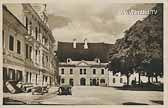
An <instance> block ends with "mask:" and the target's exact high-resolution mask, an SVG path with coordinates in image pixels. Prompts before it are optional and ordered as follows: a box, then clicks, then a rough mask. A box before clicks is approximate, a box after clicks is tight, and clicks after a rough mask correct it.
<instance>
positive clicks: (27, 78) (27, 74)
mask: <svg viewBox="0 0 168 108" xmlns="http://www.w3.org/2000/svg"><path fill="white" fill-rule="evenodd" d="M28 80H29V72H26V83H28Z"/></svg>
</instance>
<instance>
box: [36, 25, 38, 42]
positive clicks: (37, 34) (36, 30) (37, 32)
mask: <svg viewBox="0 0 168 108" xmlns="http://www.w3.org/2000/svg"><path fill="white" fill-rule="evenodd" d="M35 36H36V40H38V28H37V27H36V28H35Z"/></svg>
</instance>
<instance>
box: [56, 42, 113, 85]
mask: <svg viewBox="0 0 168 108" xmlns="http://www.w3.org/2000/svg"><path fill="white" fill-rule="evenodd" d="M112 47H113V44H106V43H88V41H87V39H85V40H84V42H83V43H77V41H76V39H74V40H73V42H58V52H57V53H58V54H57V56H58V61H59V76H60V77H59V80H60V85H72V86H85V85H86V86H109V78H110V77H109V74H110V71H108V69H107V68H106V65H107V64H108V52H109V50H110V49H111V48H112Z"/></svg>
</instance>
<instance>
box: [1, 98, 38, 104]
mask: <svg viewBox="0 0 168 108" xmlns="http://www.w3.org/2000/svg"><path fill="white" fill-rule="evenodd" d="M39 104H41V103H40V102H34V101H28V102H23V101H19V100H14V99H10V98H3V105H39Z"/></svg>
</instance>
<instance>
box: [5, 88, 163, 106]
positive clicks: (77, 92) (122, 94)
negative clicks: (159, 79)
mask: <svg viewBox="0 0 168 108" xmlns="http://www.w3.org/2000/svg"><path fill="white" fill-rule="evenodd" d="M56 90H57V88H51V89H50V91H49V93H48V94H44V95H31V93H20V94H12V95H11V94H4V98H10V99H14V100H18V101H22V102H24V103H26V104H59V105H62V104H70V105H74V104H75V105H87V104H89V105H129V104H134V105H148V104H150V105H157V104H158V105H159V104H163V92H161V91H130V90H118V89H116V88H112V87H98V86H95V87H94V86H91V87H90V86H76V87H73V88H72V95H67V96H64V95H63V96H59V95H57V94H56Z"/></svg>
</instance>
